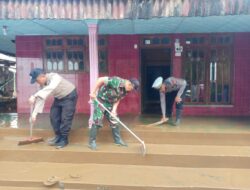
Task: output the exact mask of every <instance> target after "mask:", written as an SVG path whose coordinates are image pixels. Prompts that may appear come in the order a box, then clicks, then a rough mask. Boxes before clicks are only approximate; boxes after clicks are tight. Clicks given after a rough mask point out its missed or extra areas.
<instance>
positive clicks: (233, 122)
mask: <svg viewBox="0 0 250 190" xmlns="http://www.w3.org/2000/svg"><path fill="white" fill-rule="evenodd" d="M88 118H89V116H88V115H85V114H76V115H75V118H74V121H73V125H72V129H77V128H87V127H88ZM120 119H121V121H123V122H124V123H125V124H126V125H127V126H128V127H129V128H136V129H138V130H147V131H148V130H154V129H156V128H158V129H159V128H160V129H161V130H164V131H166V132H198V133H199V132H202V133H242V132H244V133H250V117H200V116H199V117H190V116H186V117H185V116H184V117H183V119H182V123H181V125H180V126H179V127H174V126H171V125H168V124H163V125H160V126H158V127H148V126H147V125H148V124H150V123H154V122H157V121H159V120H160V116H159V115H140V116H134V115H124V116H121V117H120ZM28 121H29V114H17V113H0V127H1V128H28V127H29V122H28ZM104 125H105V127H104V129H105V128H108V127H107V125H108V123H107V121H104ZM35 128H37V129H51V125H50V119H49V114H40V115H39V116H38V119H37V123H36V124H35ZM158 129H157V130H158Z"/></svg>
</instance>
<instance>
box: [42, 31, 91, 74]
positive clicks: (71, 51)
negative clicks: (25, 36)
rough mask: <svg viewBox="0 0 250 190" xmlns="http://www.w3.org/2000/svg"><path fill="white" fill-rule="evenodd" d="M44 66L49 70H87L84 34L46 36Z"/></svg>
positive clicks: (67, 71) (68, 71)
mask: <svg viewBox="0 0 250 190" xmlns="http://www.w3.org/2000/svg"><path fill="white" fill-rule="evenodd" d="M44 52H45V55H44V68H45V70H46V71H48V72H51V71H53V72H66V73H70V72H81V71H86V62H87V56H86V55H87V53H86V39H85V37H83V36H55V37H54V36H53V37H45V38H44Z"/></svg>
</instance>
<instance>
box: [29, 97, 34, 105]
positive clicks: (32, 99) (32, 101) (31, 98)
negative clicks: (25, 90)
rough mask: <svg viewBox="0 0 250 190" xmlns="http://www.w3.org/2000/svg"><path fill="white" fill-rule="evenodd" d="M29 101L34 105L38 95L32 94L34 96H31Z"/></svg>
mask: <svg viewBox="0 0 250 190" xmlns="http://www.w3.org/2000/svg"><path fill="white" fill-rule="evenodd" d="M28 101H29V104H30V105H33V104H34V103H35V101H36V97H35V96H33V95H32V96H30V98H29V100H28Z"/></svg>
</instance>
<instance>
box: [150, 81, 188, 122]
mask: <svg viewBox="0 0 250 190" xmlns="http://www.w3.org/2000/svg"><path fill="white" fill-rule="evenodd" d="M186 86H187V82H186V80H184V79H180V78H175V77H169V78H167V79H166V80H164V81H163V78H162V77H158V78H157V79H156V80H155V81H154V83H153V85H152V88H155V89H156V90H159V91H160V101H161V111H162V119H161V121H162V122H165V121H167V120H168V119H170V121H169V123H170V124H172V125H175V126H178V125H179V124H180V122H181V115H182V110H183V103H184V102H183V99H184V98H185V94H186ZM166 93H170V96H168V98H167V102H166ZM174 102H176V121H175V122H173V121H172V111H173V104H174ZM166 103H167V104H166ZM166 107H167V110H166ZM166 111H167V115H166Z"/></svg>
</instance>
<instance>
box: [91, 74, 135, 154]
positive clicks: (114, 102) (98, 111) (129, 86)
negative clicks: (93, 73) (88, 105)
mask: <svg viewBox="0 0 250 190" xmlns="http://www.w3.org/2000/svg"><path fill="white" fill-rule="evenodd" d="M139 85H140V84H139V81H138V80H137V79H134V78H132V79H130V80H126V79H122V78H119V77H100V78H98V80H97V83H96V86H95V88H94V90H93V92H91V94H90V98H91V99H92V100H95V99H96V98H97V99H98V100H99V101H100V103H102V104H103V105H104V106H105V107H106V108H107V109H108V110H110V112H111V113H112V114H114V115H115V116H116V115H117V112H116V111H117V107H118V105H119V103H120V100H121V99H123V98H124V97H125V96H126V95H127V94H128V92H131V91H133V90H137V89H138V88H139ZM97 92H98V93H97ZM96 93H97V95H96ZM104 116H105V117H106V118H107V120H108V121H109V123H110V127H111V129H112V135H113V138H114V142H115V144H116V145H120V146H127V145H126V144H125V143H124V142H123V140H122V139H121V136H120V128H119V126H118V122H117V121H116V120H115V118H114V117H112V116H111V115H110V114H109V113H108V112H107V111H105V110H104V109H103V108H102V107H101V106H100V105H99V104H98V103H97V102H96V101H94V114H93V118H92V125H91V129H90V132H89V148H90V149H92V150H96V135H97V132H98V129H99V128H100V127H102V126H103V117H104Z"/></svg>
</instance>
